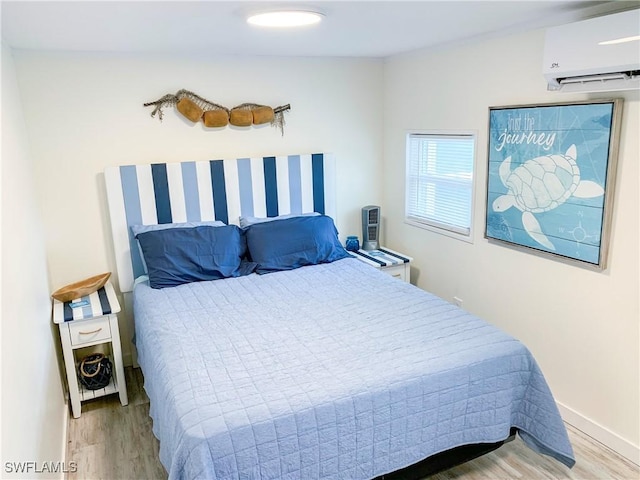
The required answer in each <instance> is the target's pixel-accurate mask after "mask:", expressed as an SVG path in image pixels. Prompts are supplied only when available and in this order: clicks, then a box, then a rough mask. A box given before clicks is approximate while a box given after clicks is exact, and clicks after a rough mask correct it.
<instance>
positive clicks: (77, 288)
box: [51, 272, 111, 303]
mask: <svg viewBox="0 0 640 480" xmlns="http://www.w3.org/2000/svg"><path fill="white" fill-rule="evenodd" d="M110 276H111V272H107V273H102V274H100V275H95V276H93V277H89V278H86V279H84V280H81V281H79V282H74V283H70V284H69V285H65V286H64V287H62V288H59V289H58V290H56V291H55V292H53V293H52V294H51V296H52V297H53V298H55V299H56V300H59V301H61V302H63V303H64V302H70V301H71V300H73V299H74V298H80V297H85V296H87V295H90V294H92V293H93V292H96V291H98V289H100V288H102V287H104V284H105V283H107V280H109V277H110Z"/></svg>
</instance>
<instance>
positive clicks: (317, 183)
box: [311, 153, 324, 214]
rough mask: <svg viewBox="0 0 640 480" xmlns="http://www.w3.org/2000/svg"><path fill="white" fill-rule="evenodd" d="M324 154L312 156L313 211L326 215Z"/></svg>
mask: <svg viewBox="0 0 640 480" xmlns="http://www.w3.org/2000/svg"><path fill="white" fill-rule="evenodd" d="M323 159H324V158H323V155H322V153H314V154H313V155H311V170H312V172H313V211H314V212H318V213H323V214H324V168H323V167H324V166H323Z"/></svg>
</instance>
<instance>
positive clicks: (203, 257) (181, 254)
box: [137, 225, 255, 288]
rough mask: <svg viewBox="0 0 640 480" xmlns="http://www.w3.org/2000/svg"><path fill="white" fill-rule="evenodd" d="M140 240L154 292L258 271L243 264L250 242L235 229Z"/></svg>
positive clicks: (147, 235) (154, 234) (164, 233)
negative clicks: (159, 289)
mask: <svg viewBox="0 0 640 480" xmlns="http://www.w3.org/2000/svg"><path fill="white" fill-rule="evenodd" d="M137 239H138V241H139V242H140V247H141V248H142V252H143V253H144V258H145V260H146V262H147V268H148V271H149V284H150V285H151V287H152V288H166V287H175V286H177V285H182V284H183V283H190V282H201V281H205V280H218V279H221V278H228V277H239V276H242V275H247V274H249V273H251V272H252V271H253V268H254V267H255V265H251V264H247V263H244V262H242V259H243V257H244V255H245V253H246V251H247V247H246V240H245V238H244V234H243V231H242V230H241V229H240V228H239V227H237V226H235V225H228V226H224V227H215V228H213V227H211V226H201V227H193V228H171V229H165V230H154V231H149V232H144V233H140V234H138V236H137Z"/></svg>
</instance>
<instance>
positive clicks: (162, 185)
mask: <svg viewBox="0 0 640 480" xmlns="http://www.w3.org/2000/svg"><path fill="white" fill-rule="evenodd" d="M151 175H152V176H153V194H154V196H155V199H156V213H157V215H158V223H171V222H172V216H171V200H170V199H169V184H168V181H167V165H166V164H165V163H155V164H153V165H151Z"/></svg>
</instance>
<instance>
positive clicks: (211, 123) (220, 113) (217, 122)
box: [202, 110, 229, 128]
mask: <svg viewBox="0 0 640 480" xmlns="http://www.w3.org/2000/svg"><path fill="white" fill-rule="evenodd" d="M202 121H203V123H204V126H205V127H209V128H216V127H226V126H227V125H228V124H229V114H228V113H227V111H226V110H207V111H206V112H204V115H203V116H202Z"/></svg>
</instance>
